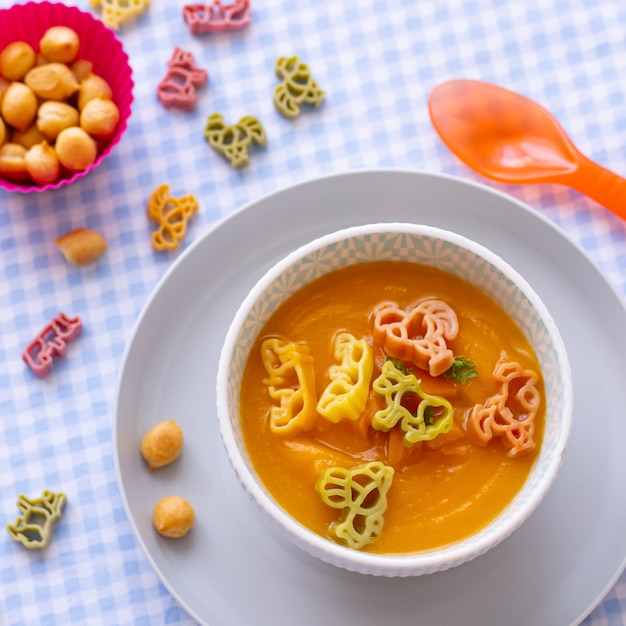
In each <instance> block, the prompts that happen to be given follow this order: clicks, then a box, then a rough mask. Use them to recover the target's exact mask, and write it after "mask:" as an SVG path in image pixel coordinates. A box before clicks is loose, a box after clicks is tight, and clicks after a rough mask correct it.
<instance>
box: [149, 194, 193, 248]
mask: <svg viewBox="0 0 626 626" xmlns="http://www.w3.org/2000/svg"><path fill="white" fill-rule="evenodd" d="M198 208H199V207H198V201H197V200H196V199H195V198H194V196H193V195H192V194H188V195H186V196H181V197H180V198H173V197H172V196H171V195H170V188H169V185H166V184H163V185H160V186H159V187H157V188H156V189H155V191H154V192H153V194H152V195H151V196H150V198H149V199H148V205H147V209H146V212H147V214H148V217H149V218H150V219H151V220H154V221H156V222H158V223H159V228H158V230H156V231H155V232H154V233H152V247H153V248H154V249H155V250H157V251H159V252H162V251H163V250H176V249H177V248H178V246H179V245H180V242H181V241H182V240H183V239H184V237H185V234H186V233H187V222H188V221H189V220H190V219H191V217H192V215H193V214H194V213H196V212H197V211H198Z"/></svg>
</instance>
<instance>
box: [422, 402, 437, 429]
mask: <svg viewBox="0 0 626 626" xmlns="http://www.w3.org/2000/svg"><path fill="white" fill-rule="evenodd" d="M437 413H438V411H437V409H436V408H435V407H434V406H427V407H426V408H425V409H424V424H426V426H432V425H433V424H434V423H435V422H436V421H437V417H439V416H438V415H437Z"/></svg>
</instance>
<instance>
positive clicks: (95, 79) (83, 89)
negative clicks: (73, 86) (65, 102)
mask: <svg viewBox="0 0 626 626" xmlns="http://www.w3.org/2000/svg"><path fill="white" fill-rule="evenodd" d="M98 96H100V97H101V98H104V99H105V100H111V98H112V97H113V91H112V89H111V87H110V86H109V83H107V82H106V80H104V78H101V77H100V76H98V75H97V74H93V73H92V74H89V76H86V77H85V78H83V80H82V82H81V83H80V89H79V90H78V109H79V110H80V111H82V110H83V109H84V108H85V105H86V104H87V103H88V102H89V101H90V100H93V99H94V98H97V97H98Z"/></svg>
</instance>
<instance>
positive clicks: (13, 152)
mask: <svg viewBox="0 0 626 626" xmlns="http://www.w3.org/2000/svg"><path fill="white" fill-rule="evenodd" d="M25 156H26V148H25V147H24V146H20V145H18V144H16V143H5V144H4V145H3V146H2V147H0V176H1V177H2V178H9V179H10V180H14V181H16V182H21V183H23V182H26V181H28V180H30V176H29V174H28V170H27V169H26V161H25V160H24V157H25Z"/></svg>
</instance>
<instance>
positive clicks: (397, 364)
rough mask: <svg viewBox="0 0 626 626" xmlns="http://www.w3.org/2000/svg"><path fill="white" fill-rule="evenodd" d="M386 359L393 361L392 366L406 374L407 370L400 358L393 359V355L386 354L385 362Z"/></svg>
mask: <svg viewBox="0 0 626 626" xmlns="http://www.w3.org/2000/svg"><path fill="white" fill-rule="evenodd" d="M386 361H391V362H392V363H393V366H394V367H395V368H396V369H397V370H398V371H400V372H402V373H403V374H404V375H405V376H406V375H407V374H408V372H407V371H406V366H405V365H404V363H403V362H402V361H401V360H400V359H394V358H393V357H391V356H389V355H386V356H385V362H386Z"/></svg>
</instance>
